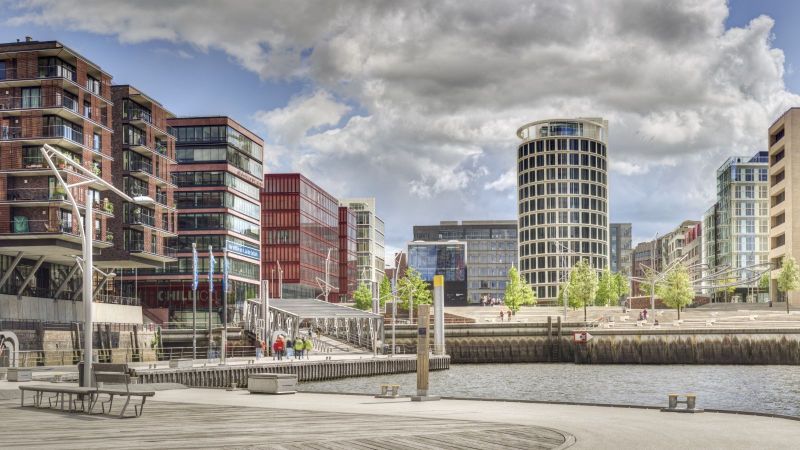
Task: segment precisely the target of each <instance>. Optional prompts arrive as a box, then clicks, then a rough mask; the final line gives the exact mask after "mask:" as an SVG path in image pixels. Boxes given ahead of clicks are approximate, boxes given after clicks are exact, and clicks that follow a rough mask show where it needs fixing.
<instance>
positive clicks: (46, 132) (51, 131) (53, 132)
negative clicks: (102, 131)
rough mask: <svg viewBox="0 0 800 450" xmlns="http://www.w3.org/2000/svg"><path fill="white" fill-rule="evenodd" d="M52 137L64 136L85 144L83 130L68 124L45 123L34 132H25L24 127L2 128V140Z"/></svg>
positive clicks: (0, 131)
mask: <svg viewBox="0 0 800 450" xmlns="http://www.w3.org/2000/svg"><path fill="white" fill-rule="evenodd" d="M42 138H44V139H50V138H64V139H68V140H70V141H72V142H75V143H76V144H79V145H84V141H83V132H82V131H77V130H75V129H73V128H72V127H69V126H66V125H45V126H43V127H42V128H40V129H38V130H33V131H32V132H27V133H25V132H23V129H22V127H3V128H1V129H0V140H3V141H8V140H15V139H42Z"/></svg>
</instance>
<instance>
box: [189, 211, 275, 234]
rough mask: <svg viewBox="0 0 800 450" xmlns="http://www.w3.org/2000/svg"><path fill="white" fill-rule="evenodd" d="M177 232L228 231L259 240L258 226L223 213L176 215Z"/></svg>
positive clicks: (259, 231)
mask: <svg viewBox="0 0 800 450" xmlns="http://www.w3.org/2000/svg"><path fill="white" fill-rule="evenodd" d="M178 230H179V231H190V230H229V231H233V232H236V233H239V234H242V235H245V236H247V237H250V238H253V239H259V236H260V235H261V230H260V227H259V226H258V224H255V223H252V222H248V221H246V220H244V219H241V218H239V217H236V216H233V215H230V214H225V213H192V214H178Z"/></svg>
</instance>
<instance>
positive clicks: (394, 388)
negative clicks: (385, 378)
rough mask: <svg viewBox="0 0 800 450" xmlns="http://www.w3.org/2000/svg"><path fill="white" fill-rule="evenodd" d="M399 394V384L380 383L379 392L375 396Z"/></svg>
mask: <svg viewBox="0 0 800 450" xmlns="http://www.w3.org/2000/svg"><path fill="white" fill-rule="evenodd" d="M390 391H391V393H390ZM399 394H400V385H399V384H382V385H381V393H380V394H378V395H376V396H375V398H396V397H397V396H398V395H399Z"/></svg>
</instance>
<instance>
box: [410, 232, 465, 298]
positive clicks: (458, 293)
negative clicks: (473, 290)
mask: <svg viewBox="0 0 800 450" xmlns="http://www.w3.org/2000/svg"><path fill="white" fill-rule="evenodd" d="M467 252H468V245H467V243H466V242H464V241H457V240H447V241H414V242H409V243H408V262H409V267H411V268H413V269H414V270H416V271H418V272H419V273H420V276H421V277H422V279H423V280H425V281H427V282H428V283H429V284H430V286H433V277H434V275H442V276H443V277H444V304H445V306H466V305H467V303H468V302H467V299H468V288H467Z"/></svg>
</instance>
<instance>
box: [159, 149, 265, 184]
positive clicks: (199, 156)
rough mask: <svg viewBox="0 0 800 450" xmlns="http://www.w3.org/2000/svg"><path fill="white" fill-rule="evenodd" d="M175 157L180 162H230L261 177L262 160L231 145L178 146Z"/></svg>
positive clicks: (262, 173)
mask: <svg viewBox="0 0 800 450" xmlns="http://www.w3.org/2000/svg"><path fill="white" fill-rule="evenodd" d="M175 158H176V159H177V161H178V162H179V163H228V164H230V165H232V166H234V167H236V168H238V169H241V170H243V171H245V172H247V173H248V174H250V175H252V176H254V177H256V178H261V177H262V176H263V175H264V172H263V166H262V165H261V162H259V161H257V160H255V159H252V158H250V157H249V156H247V155H245V154H244V153H241V152H239V151H237V150H236V149H235V148H233V147H232V146H229V145H225V146H220V147H184V146H181V147H178V148H177V149H176V150H175Z"/></svg>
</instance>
